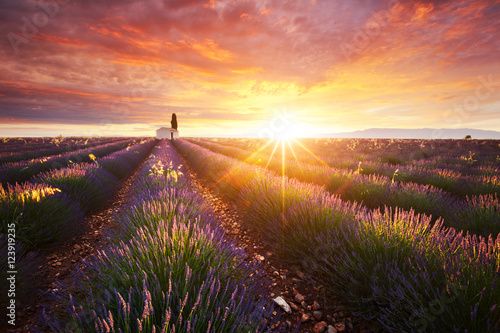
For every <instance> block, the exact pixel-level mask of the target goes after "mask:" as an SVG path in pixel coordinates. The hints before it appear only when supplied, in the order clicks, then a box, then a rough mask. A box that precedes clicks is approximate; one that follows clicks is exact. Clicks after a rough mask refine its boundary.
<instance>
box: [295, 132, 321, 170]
mask: <svg viewBox="0 0 500 333" xmlns="http://www.w3.org/2000/svg"><path fill="white" fill-rule="evenodd" d="M293 142H295V143H296V144H298V145H299V146H300V147H302V149H304V150H305V151H306V152H307V153H309V154H310V155H311V156H312V157H314V158H315V159H316V160H318V161H319V162H320V163H321V164H323V165H324V166H326V167H329V168H330V166H329V165H328V164H327V163H326V162H325V161H323V160H322V159H321V158H319V157H318V156H316V154H314V153H313V152H312V151H311V150H309V149H308V148H307V147H306V146H304V145H303V144H302V143H300V141H298V140H295V139H293Z"/></svg>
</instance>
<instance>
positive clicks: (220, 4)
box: [0, 0, 500, 137]
mask: <svg viewBox="0 0 500 333" xmlns="http://www.w3.org/2000/svg"><path fill="white" fill-rule="evenodd" d="M499 18H500V0H496V1H485V0H477V1H474V0H473V1H430V0H421V1H414V0H411V1H410V0H401V1H397V0H390V1H387V0H307V1H306V0H290V1H285V0H262V1H229V0H220V1H219V0H151V1H139V0H85V1H84V0H58V1H56V0H50V1H49V0H45V1H36V0H0V31H1V35H2V38H1V39H0V57H1V61H0V137H1V136H55V135H59V134H62V135H64V136H69V135H73V136H87V135H99V136H111V135H122V136H152V135H154V131H155V130H156V129H157V128H158V127H160V126H168V127H169V126H170V116H171V114H172V113H173V112H175V113H176V114H177V117H178V122H179V130H180V133H181V136H253V137H257V136H260V135H263V134H266V133H272V132H273V131H275V130H276V129H277V128H280V126H281V125H282V124H283V123H286V126H289V127H291V128H294V129H295V130H296V131H298V132H300V134H301V135H304V136H321V135H324V134H326V133H332V132H344V131H354V130H362V129H367V128H373V127H390V128H423V127H431V128H463V127H467V128H476V129H485V130H500V19H499Z"/></svg>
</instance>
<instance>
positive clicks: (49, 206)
mask: <svg viewBox="0 0 500 333" xmlns="http://www.w3.org/2000/svg"><path fill="white" fill-rule="evenodd" d="M155 143H156V140H148V141H144V142H141V143H137V144H135V145H132V146H129V147H128V148H126V149H124V150H122V151H118V152H115V153H113V154H111V155H109V156H106V157H104V158H101V159H99V160H96V163H92V164H91V163H82V164H78V165H76V166H74V167H72V168H63V169H58V170H53V171H49V172H46V173H42V174H41V175H39V176H38V177H37V178H36V179H34V180H33V182H32V183H28V182H27V183H23V184H16V185H8V187H7V189H4V188H3V186H0V221H1V222H2V223H1V224H0V247H1V248H0V253H1V258H2V262H1V263H0V278H1V282H0V291H1V294H2V295H6V294H7V290H8V287H9V284H8V282H9V281H7V272H8V271H9V269H8V267H7V257H8V256H7V254H8V252H9V251H8V238H7V234H8V233H10V232H11V231H12V230H14V232H15V235H16V237H15V242H16V243H15V249H16V254H15V258H16V259H15V263H16V267H19V270H18V274H17V277H16V279H17V292H16V294H17V295H18V297H16V302H17V303H18V305H17V308H18V309H20V308H21V306H23V305H26V304H30V302H29V298H30V297H29V296H30V293H32V292H33V289H34V288H36V286H37V285H38V282H39V281H38V280H39V278H37V275H36V272H37V270H38V266H39V265H40V264H41V263H42V260H41V258H40V257H39V256H38V255H36V253H33V252H32V251H36V250H39V249H40V248H43V247H47V246H51V245H54V244H57V243H60V242H63V241H65V240H68V239H70V238H71V237H73V236H74V235H75V234H76V233H77V232H79V231H80V229H81V228H82V222H83V219H84V215H85V214H86V213H88V212H90V211H92V210H93V209H95V208H98V207H99V206H100V205H102V204H104V203H105V202H106V201H107V200H109V199H110V198H112V196H113V195H114V194H115V193H116V189H117V187H118V184H119V178H123V177H125V176H127V175H130V174H131V173H132V171H133V170H134V169H135V168H136V167H137V166H138V165H139V164H140V162H141V161H142V160H144V158H145V157H146V156H147V155H149V153H150V151H151V149H152V148H153V146H154V145H155ZM9 256H10V255H9ZM6 301H7V298H2V301H1V306H2V307H3V306H4V305H5V306H6V305H7V304H4V302H6ZM2 319H5V318H2Z"/></svg>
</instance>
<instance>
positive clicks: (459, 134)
mask: <svg viewBox="0 0 500 333" xmlns="http://www.w3.org/2000/svg"><path fill="white" fill-rule="evenodd" d="M466 135H470V136H471V137H472V139H497V140H500V132H497V131H485V130H478V129H471V128H458V129H449V128H442V129H438V128H419V129H403V128H370V129H366V130H362V131H354V132H342V133H330V134H326V135H325V137H327V138H357V139H364V138H373V139H463V138H464V137H465V136H466Z"/></svg>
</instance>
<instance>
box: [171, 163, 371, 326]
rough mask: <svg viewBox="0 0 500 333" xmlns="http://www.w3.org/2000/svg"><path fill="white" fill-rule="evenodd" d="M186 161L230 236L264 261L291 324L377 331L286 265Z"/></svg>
mask: <svg viewBox="0 0 500 333" xmlns="http://www.w3.org/2000/svg"><path fill="white" fill-rule="evenodd" d="M179 155H180V154H179ZM180 156H181V158H182V155H180ZM182 160H183V164H184V166H185V167H186V170H187V174H188V176H189V177H190V179H191V181H192V183H193V184H194V186H195V188H196V190H197V191H198V192H199V193H200V194H201V196H202V197H203V198H205V200H206V201H207V202H208V203H210V205H211V206H212V209H213V212H214V214H215V216H216V217H217V219H218V220H219V221H220V223H221V225H222V227H223V228H224V230H225V232H226V235H227V236H228V237H230V238H232V239H234V240H235V242H236V244H237V245H238V246H239V247H241V248H244V249H245V251H246V252H247V255H248V258H249V259H250V260H252V259H256V260H258V261H260V262H261V264H262V266H261V267H262V269H263V270H264V271H265V274H266V276H267V278H268V279H269V281H271V282H272V284H271V293H270V295H268V296H269V297H271V298H273V299H274V298H276V297H279V296H281V297H282V298H283V299H284V300H285V301H286V302H287V303H288V304H289V306H290V307H291V313H290V314H287V313H284V315H285V319H286V321H287V322H288V324H289V325H291V326H292V327H295V326H296V325H297V324H298V323H299V322H300V321H302V323H301V325H300V329H299V331H298V332H328V333H335V332H353V333H354V332H356V333H357V332H363V333H369V332H373V331H371V330H370V329H369V328H367V327H366V326H365V325H363V324H362V323H361V322H359V321H356V320H355V319H354V318H351V317H350V316H349V314H348V313H343V312H342V311H339V310H338V309H337V308H335V307H332V306H331V304H334V303H336V302H335V301H332V299H328V296H327V295H326V294H325V292H324V290H323V288H322V286H318V285H314V284H313V283H312V282H311V276H310V275H308V274H307V272H304V271H301V268H300V267H298V266H290V265H286V264H285V263H284V262H283V261H282V260H280V258H279V257H278V256H277V255H276V253H275V252H274V250H273V249H272V248H271V247H270V246H269V245H267V244H266V243H265V242H264V241H263V238H262V237H261V235H260V233H259V232H258V231H255V230H251V229H249V228H247V227H246V226H245V225H244V223H243V219H242V217H241V216H240V214H239V213H238V208H237V207H236V206H235V205H234V204H233V203H231V202H229V201H228V200H225V199H224V197H223V196H221V195H220V194H218V193H216V191H214V190H213V188H212V186H211V184H209V183H208V182H207V181H206V180H204V179H203V178H201V177H199V176H198V175H197V173H196V172H195V171H194V170H192V169H191V168H190V166H189V164H188V163H187V162H186V160H184V159H183V158H182Z"/></svg>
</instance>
